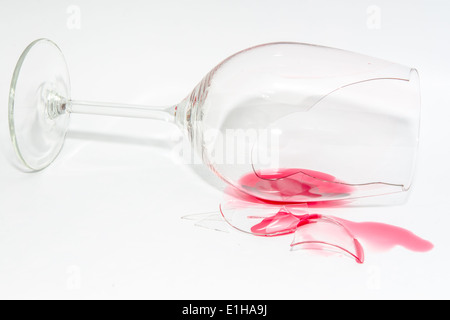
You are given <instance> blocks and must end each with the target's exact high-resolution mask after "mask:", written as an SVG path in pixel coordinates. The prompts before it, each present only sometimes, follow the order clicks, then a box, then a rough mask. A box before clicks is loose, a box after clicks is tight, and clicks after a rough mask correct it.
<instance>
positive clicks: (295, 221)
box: [222, 169, 433, 263]
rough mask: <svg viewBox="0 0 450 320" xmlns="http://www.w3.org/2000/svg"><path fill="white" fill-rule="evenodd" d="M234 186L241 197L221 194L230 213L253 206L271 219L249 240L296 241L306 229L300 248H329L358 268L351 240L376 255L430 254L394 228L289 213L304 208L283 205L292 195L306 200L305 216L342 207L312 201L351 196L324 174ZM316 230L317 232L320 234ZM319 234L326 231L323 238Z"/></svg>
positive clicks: (251, 177) (266, 177) (281, 173)
mask: <svg viewBox="0 0 450 320" xmlns="http://www.w3.org/2000/svg"><path fill="white" fill-rule="evenodd" d="M240 184H241V186H242V190H241V191H240V190H237V189H235V188H229V189H227V191H226V193H227V195H228V197H230V198H231V199H233V206H234V210H235V211H236V210H237V211H239V210H240V209H242V208H246V209H248V208H252V206H255V205H257V206H258V207H261V206H264V207H266V208H269V209H270V208H271V209H273V214H270V215H268V216H266V217H262V218H261V219H259V222H257V223H254V224H253V225H252V226H251V228H250V230H249V231H250V232H251V233H252V234H255V235H259V236H267V237H270V236H280V235H286V234H294V233H299V234H300V235H302V234H301V233H302V231H305V230H306V228H305V226H308V228H309V229H310V230H311V232H310V234H309V237H310V240H309V241H306V240H304V239H303V240H302V241H303V242H302V243H309V244H313V243H314V244H315V245H317V244H321V245H329V246H334V247H336V248H339V249H341V250H342V251H345V252H347V253H350V254H351V255H352V256H353V257H354V258H355V259H356V261H357V262H359V263H362V262H363V261H364V252H363V249H362V246H361V245H360V242H359V241H358V240H357V239H359V240H361V241H363V243H364V244H366V245H368V246H369V247H371V248H376V249H378V250H389V249H391V248H393V247H395V246H402V247H403V248H405V249H408V250H410V251H415V252H427V251H430V250H431V249H432V248H433V244H432V243H431V242H429V241H427V240H424V239H422V238H420V237H418V236H417V235H415V234H414V233H412V232H411V231H408V230H406V229H403V228H400V227H397V226H393V225H389V224H384V223H379V222H353V221H349V220H345V219H342V218H338V217H331V216H323V215H319V214H310V213H308V214H300V215H299V214H295V213H293V211H294V210H291V209H292V208H296V207H297V206H305V203H296V202H291V201H289V199H291V198H292V197H293V196H294V197H295V196H297V195H301V196H303V197H308V198H309V199H310V200H312V201H308V202H306V204H307V207H308V208H309V210H311V209H314V208H321V207H328V208H330V207H339V206H345V205H346V204H348V201H346V200H332V201H317V200H319V199H320V198H321V197H322V196H323V195H326V196H327V197H329V196H330V195H332V196H333V195H336V196H339V195H342V194H348V193H351V192H352V187H351V186H349V185H347V184H345V183H341V182H340V181H338V180H337V179H336V178H335V177H333V176H331V175H329V174H325V173H321V172H317V171H312V170H304V169H278V170H276V171H272V172H265V173H261V172H260V173H258V174H256V173H250V174H248V175H246V176H244V177H242V178H241V179H240ZM248 188H252V191H253V192H252V193H254V191H255V190H256V191H258V192H259V194H262V195H264V193H269V192H270V193H271V194H276V195H278V196H279V198H280V199H287V200H288V201H271V200H264V199H262V198H258V197H254V196H252V195H249V194H248V193H245V190H246V189H248ZM315 200H316V201H315ZM246 212H247V211H246ZM222 215H223V216H224V218H225V220H227V221H228V222H229V223H230V224H231V225H233V226H234V227H236V228H237V229H240V230H242V227H240V226H239V225H236V224H235V222H234V221H230V219H227V217H226V214H224V212H223V211H222ZM246 218H247V219H253V220H255V217H254V216H250V215H248V216H246ZM330 221H331V222H332V224H328V226H329V225H333V227H332V228H329V227H328V226H327V225H326V224H325V225H324V224H321V223H324V222H328V223H329V222H330ZM318 226H321V229H319V228H318ZM323 226H326V228H323ZM302 228H303V229H302ZM323 230H326V233H325V232H324V231H323ZM319 234H320V235H319ZM321 238H325V239H326V240H327V241H322V240H321ZM345 238H347V239H345ZM331 242H335V243H331ZM342 243H345V245H342ZM298 244H299V243H296V244H295V245H298Z"/></svg>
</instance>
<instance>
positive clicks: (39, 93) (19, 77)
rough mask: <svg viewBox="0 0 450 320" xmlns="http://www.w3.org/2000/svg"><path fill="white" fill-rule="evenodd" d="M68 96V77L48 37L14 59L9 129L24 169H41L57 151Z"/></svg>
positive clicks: (66, 117)
mask: <svg viewBox="0 0 450 320" xmlns="http://www.w3.org/2000/svg"><path fill="white" fill-rule="evenodd" d="M68 99H70V78H69V72H68V69H67V65H66V62H65V59H64V56H63V54H62V52H61V50H60V49H59V48H58V46H57V45H56V44H55V43H53V42H52V41H50V40H47V39H40V40H36V41H35V42H33V43H32V44H30V45H29V46H28V47H27V48H26V49H25V51H24V52H23V54H22V56H21V57H20V59H19V61H18V63H17V66H16V69H15V71H14V75H13V79H12V82H11V89H10V95H9V110H8V111H9V112H8V116H9V131H10V136H11V141H12V143H13V146H14V151H15V153H16V155H17V157H18V159H19V160H20V163H21V164H22V166H21V167H22V168H23V169H24V170H26V171H39V170H42V169H44V168H46V167H47V166H49V165H50V164H51V163H52V162H53V161H54V160H55V159H56V157H57V156H58V154H59V153H60V151H61V149H62V146H63V144H64V140H65V135H66V132H67V128H68V126H69V119H70V114H69V113H68V112H65V110H64V108H62V109H61V106H65V105H66V101H68Z"/></svg>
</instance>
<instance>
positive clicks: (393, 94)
mask: <svg viewBox="0 0 450 320" xmlns="http://www.w3.org/2000/svg"><path fill="white" fill-rule="evenodd" d="M77 113H83V114H93V115H108V116H124V117H138V118H149V119H157V120H162V121H168V122H172V123H174V124H175V125H177V126H178V127H179V128H180V129H181V130H182V131H183V132H184V133H185V134H186V135H187V137H188V139H189V141H190V142H191V144H192V147H193V148H194V150H195V151H196V152H197V153H198V154H199V155H200V156H201V158H202V160H203V162H204V164H205V165H207V166H208V167H209V168H210V169H211V170H212V171H213V172H215V173H216V174H217V176H219V177H220V178H221V179H223V180H224V181H226V182H227V183H229V184H230V185H231V186H233V187H235V188H236V189H238V190H240V191H242V192H245V193H246V194H249V195H251V196H254V197H256V198H260V199H264V200H269V201H274V202H284V203H286V202H291V203H299V202H310V201H314V202H318V201H328V200H340V199H353V198H359V197H367V196H375V195H382V194H390V193H395V192H402V191H407V190H408V189H409V188H410V186H411V183H412V177H413V172H414V164H415V159H416V153H417V145H418V134H419V119H420V93H419V78H418V73H417V71H416V70H415V69H411V68H409V67H405V66H401V65H398V64H395V63H390V62H387V61H384V60H379V59H375V58H372V57H368V56H365V55H360V54H356V53H352V52H348V51H343V50H338V49H333V48H327V47H321V46H315V45H309V44H301V43H271V44H265V45H260V46H256V47H253V48H249V49H246V50H243V51H241V52H238V53H236V54H235V55H233V56H231V57H229V58H227V59H226V60H224V61H223V62H221V63H220V64H219V65H217V66H216V67H215V68H214V69H213V70H212V71H211V72H209V73H208V74H207V75H206V76H205V77H204V79H203V80H202V81H201V82H200V83H199V84H198V85H197V86H196V87H195V88H194V90H193V91H192V92H191V94H189V95H188V96H187V97H186V98H185V99H184V100H183V101H182V102H180V103H178V104H175V105H173V106H168V107H150V106H133V105H119V104H109V103H98V102H87V101H78V100H73V99H72V98H71V96H70V80H69V75H68V72H67V67H66V63H65V60H64V57H63V55H62V54H61V51H60V50H59V48H58V47H57V46H56V45H55V44H54V43H53V42H51V41H50V40H47V39H41V40H37V41H35V42H34V43H32V44H31V45H30V46H29V47H28V48H27V49H26V50H25V52H24V54H23V55H22V57H21V58H20V60H19V63H18V65H17V68H16V71H15V73H14V77H13V81H12V85H11V94H10V103H9V123H10V132H11V139H12V142H13V145H14V147H15V150H16V154H17V156H18V158H19V159H20V160H21V163H22V164H23V165H24V168H25V169H27V170H28V171H37V170H42V169H44V168H45V167H47V166H48V165H49V164H51V163H52V161H53V160H54V159H55V158H56V156H57V155H58V154H59V151H60V150H61V148H62V145H63V142H64V137H65V133H66V132H67V129H68V125H69V118H70V116H71V115H72V114H77Z"/></svg>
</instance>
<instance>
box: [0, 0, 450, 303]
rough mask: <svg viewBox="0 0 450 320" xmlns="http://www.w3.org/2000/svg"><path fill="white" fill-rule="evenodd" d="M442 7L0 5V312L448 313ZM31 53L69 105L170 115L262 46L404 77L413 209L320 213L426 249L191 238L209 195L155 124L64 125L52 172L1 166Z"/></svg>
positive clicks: (211, 186)
mask: <svg viewBox="0 0 450 320" xmlns="http://www.w3.org/2000/svg"><path fill="white" fill-rule="evenodd" d="M372 5H375V6H376V7H375V9H376V8H378V9H380V12H381V15H380V19H379V20H377V19H376V16H373V11H372V10H373V7H371V6H372ZM73 6H75V7H73ZM77 8H78V9H79V10H80V14H81V15H80V20H79V22H80V23H79V24H78V21H77V17H76V16H74V15H73V14H74V12H76V10H75V11H74V10H73V9H77ZM449 9H450V6H449V5H448V3H447V2H445V1H395V2H394V1H385V0H383V1H381V0H379V1H298V0H296V1H294V0H293V1H256V0H255V1H237V0H233V1H210V0H209V1H206V0H204V1H199V0H197V1H158V2H157V1H95V2H94V1H77V0H73V1H49V0H47V1H39V2H37V1H6V0H0V39H1V40H2V41H1V44H0V52H1V54H0V57H1V59H0V71H1V72H0V101H1V102H2V103H1V106H2V109H3V111H2V112H0V125H1V127H0V129H1V134H2V135H1V139H2V140H1V147H2V148H1V150H2V156H1V157H0V298H62V299H68V298H152V299H160V298H171V299H174V298H184V299H197V298H205V299H218V298H222V299H241V298H245V299H285V298H286V299H308V298H449V290H448V286H449V285H450V281H449V280H450V279H449V275H448V270H449V268H450V259H449V252H450V250H449V244H450V243H449V242H450V240H449V232H448V228H449V226H450V216H449V212H450V197H449V196H448V189H447V185H448V182H447V181H448V180H449V179H450V170H449V167H448V163H449V160H450V152H449V144H448V139H449V138H450V126H449V125H448V121H449V119H450V106H449V104H450V97H449V94H448V91H449V88H450V82H449V80H448V79H449V78H448V74H449V71H450V63H449V62H448V57H449V54H450V44H449V41H448V31H449V30H450V20H449V19H448V14H449V13H448V12H450V10H449ZM373 17H375V20H373V19H372V18H373ZM73 19H75V20H73ZM74 27H75V28H74ZM77 27H80V28H79V29H78V28H77ZM378 27H379V28H378ZM41 37H47V38H51V39H53V40H54V41H55V42H57V43H58V44H59V46H60V47H61V48H62V50H63V51H64V52H65V56H66V59H67V62H68V65H69V68H70V70H71V78H72V95H73V98H75V99H85V100H100V101H113V102H127V103H141V104H154V105H160V104H161V105H167V104H174V103H177V102H178V101H180V100H181V99H182V98H184V96H186V95H187V94H188V93H189V92H190V90H191V89H192V88H193V87H194V86H195V85H196V84H197V82H198V81H199V80H200V79H201V78H202V77H203V76H204V75H205V74H206V73H207V72H208V71H209V70H210V69H211V68H212V67H214V66H215V65H216V64H217V63H218V62H220V61H221V60H222V59H224V58H226V57H227V56H229V55H230V54H233V53H234V52H236V51H239V50H241V49H243V48H246V47H250V46H253V45H256V44H260V43H266V42H273V41H299V42H308V43H315V44H321V45H327V46H332V47H338V48H342V49H347V50H351V51H356V52H360V53H365V54H368V55H372V56H375V57H379V58H383V59H386V60H391V61H394V62H399V63H402V64H405V65H409V66H412V67H415V68H417V69H418V70H419V72H420V75H421V83H422V101H423V104H422V110H423V117H422V134H421V150H420V160H419V166H418V172H417V176H416V180H415V188H414V190H413V192H412V194H411V197H410V199H409V201H408V202H407V204H405V205H402V206H392V207H370V208H351V209H345V210H343V209H339V210H337V209H335V210H333V214H334V215H341V216H342V217H344V218H347V219H351V220H355V221H380V222H385V223H391V224H394V225H398V226H401V227H404V228H407V229H409V230H411V231H413V232H414V233H416V234H417V235H419V236H421V237H423V238H425V239H428V240H430V241H432V242H433V243H434V244H435V249H434V250H433V251H431V252H429V253H424V254H419V253H414V252H409V251H407V250H406V249H403V248H395V249H393V250H391V251H389V252H384V253H376V252H370V251H369V252H366V263H365V264H364V265H357V264H356V263H354V262H353V261H351V260H349V259H346V258H342V259H340V258H337V257H332V258H324V257H321V256H317V255H313V254H308V253H300V252H290V251H289V243H290V241H291V238H290V237H285V238H270V239H264V238H259V237H251V236H247V235H244V234H240V233H237V232H232V233H222V232H214V231H211V230H207V229H203V228H198V227H194V226H193V223H192V222H190V221H186V220H182V219H180V217H181V216H184V215H187V214H194V213H202V212H209V211H216V210H217V208H218V204H219V202H220V200H221V199H222V193H221V191H220V186H221V183H220V182H218V181H217V180H216V179H215V177H213V176H212V175H211V174H210V173H209V172H208V171H207V170H206V169H204V168H202V167H201V166H198V165H197V166H190V165H183V164H180V163H179V161H177V158H176V156H174V154H175V151H174V150H177V146H179V145H177V144H176V143H175V140H176V137H177V135H176V129H174V128H172V127H170V125H167V124H160V123H157V122H153V121H146V120H130V119H125V120H119V119H109V118H99V117H85V116H77V117H75V116H73V117H72V123H71V129H70V133H69V135H68V139H67V142H66V145H65V148H64V150H63V152H62V154H61V155H60V157H59V158H58V160H57V161H56V162H55V163H54V164H53V165H52V166H51V167H49V168H48V169H47V170H45V171H43V172H40V173H37V174H24V173H21V172H19V171H17V170H16V169H15V168H14V167H12V166H11V165H10V164H9V162H8V161H7V150H8V148H9V147H10V145H9V140H8V139H9V138H8V136H7V134H8V133H7V101H8V90H9V82H10V78H11V75H12V72H13V70H14V65H15V63H16V61H17V59H18V57H19V55H20V54H21V52H22V50H23V49H24V48H25V47H26V46H27V45H28V43H30V42H31V41H33V40H34V39H36V38H41ZM166 140H167V141H169V142H166ZM3 155H4V156H3Z"/></svg>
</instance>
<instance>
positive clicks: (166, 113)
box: [64, 100, 176, 123]
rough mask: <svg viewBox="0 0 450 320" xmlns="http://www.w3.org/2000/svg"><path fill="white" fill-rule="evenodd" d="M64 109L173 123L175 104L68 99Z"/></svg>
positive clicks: (74, 111) (81, 112)
mask: <svg viewBox="0 0 450 320" xmlns="http://www.w3.org/2000/svg"><path fill="white" fill-rule="evenodd" d="M64 111H65V112H68V113H78V114H94V115H102V116H115V117H126V118H144V119H154V120H162V121H166V122H171V123H175V112H176V106H171V107H149V106H140V105H128V104H115V103H105V102H90V101H76V100H69V101H68V102H67V103H66V105H65V110H64Z"/></svg>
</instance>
